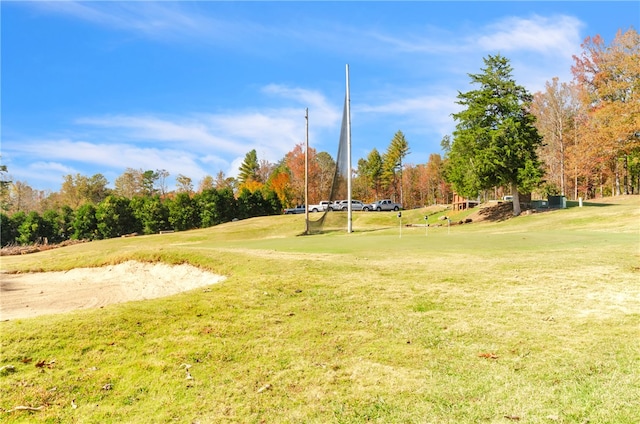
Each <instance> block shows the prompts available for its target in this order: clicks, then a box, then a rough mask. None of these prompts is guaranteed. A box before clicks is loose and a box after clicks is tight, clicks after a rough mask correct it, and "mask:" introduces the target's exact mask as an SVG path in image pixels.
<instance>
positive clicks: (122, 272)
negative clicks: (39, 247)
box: [0, 261, 225, 321]
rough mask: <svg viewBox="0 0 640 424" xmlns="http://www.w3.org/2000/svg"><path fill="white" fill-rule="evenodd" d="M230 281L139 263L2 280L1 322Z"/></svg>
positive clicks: (193, 270) (186, 267)
mask: <svg viewBox="0 0 640 424" xmlns="http://www.w3.org/2000/svg"><path fill="white" fill-rule="evenodd" d="M224 279H225V277H223V276H220V275H216V274H212V273H210V272H206V271H203V270H201V269H199V268H196V267H193V266H190V265H176V266H171V265H166V264H148V263H141V262H135V261H129V262H125V263H122V264H119V265H111V266H107V267H103V268H76V269H72V270H70V271H63V272H46V273H29V274H0V320H2V321H6V320H11V319H19V318H32V317H36V316H40V315H46V314H57V313H62V312H69V311H73V310H76V309H88V308H100V307H103V306H105V305H109V304H113V303H120V302H128V301H132V300H144V299H154V298H159V297H164V296H170V295H173V294H177V293H180V292H183V291H188V290H193V289H196V288H199V287H205V286H209V285H211V284H215V283H218V282H221V281H223V280H224Z"/></svg>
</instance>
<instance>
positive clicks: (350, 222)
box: [345, 64, 353, 233]
mask: <svg viewBox="0 0 640 424" xmlns="http://www.w3.org/2000/svg"><path fill="white" fill-rule="evenodd" d="M346 70H347V94H346V98H345V106H346V108H347V199H348V202H347V233H351V232H352V231H353V219H352V212H353V210H352V207H351V94H350V93H349V64H347V66H346Z"/></svg>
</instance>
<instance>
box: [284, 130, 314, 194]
mask: <svg viewBox="0 0 640 424" xmlns="http://www.w3.org/2000/svg"><path fill="white" fill-rule="evenodd" d="M304 150H305V148H304V144H303V143H300V144H297V145H296V146H295V147H294V148H293V150H292V151H290V152H289V153H287V154H286V156H285V158H284V160H285V164H286V166H287V168H288V169H289V175H290V182H289V185H290V188H291V195H292V196H291V199H290V201H292V202H293V203H286V205H287V206H293V204H297V205H302V204H303V203H304V180H305V177H304V173H305V172H304V169H305V153H304ZM320 174H321V169H320V166H319V164H318V161H317V153H316V150H315V149H314V148H312V147H310V148H309V175H308V180H309V202H310V204H312V203H316V202H319V201H320V200H323V199H321V197H322V193H321V187H320V184H319V181H320V180H321V179H320Z"/></svg>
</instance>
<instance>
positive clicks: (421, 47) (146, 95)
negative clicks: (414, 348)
mask: <svg viewBox="0 0 640 424" xmlns="http://www.w3.org/2000/svg"><path fill="white" fill-rule="evenodd" d="M0 7H1V9H0V11H1V20H2V21H1V24H2V29H1V31H2V33H1V35H2V39H1V48H2V50H1V54H2V56H1V59H2V62H1V71H2V74H1V84H2V85H1V89H2V91H1V101H2V104H1V106H2V110H1V113H2V116H1V130H2V133H1V142H2V145H1V154H2V163H3V164H5V165H7V167H8V169H9V174H10V175H11V177H12V179H13V180H14V181H24V182H27V183H28V184H29V185H31V186H32V187H33V188H36V189H40V190H52V191H58V190H59V189H60V185H61V183H62V179H63V176H65V175H68V174H73V175H75V174H76V173H80V174H82V175H86V176H92V175H94V174H96V173H101V174H103V175H104V176H105V177H106V178H107V179H108V180H109V182H110V183H111V184H110V185H111V186H112V185H113V182H114V181H115V179H116V178H117V177H118V176H119V175H121V174H122V173H123V172H124V170H125V169H126V168H134V169H142V170H148V169H153V170H156V169H166V170H167V171H169V172H170V174H171V178H170V179H169V181H168V182H169V184H170V185H172V184H173V178H175V177H176V176H177V175H178V174H182V175H186V176H188V177H190V178H191V179H192V180H193V182H194V185H196V186H197V183H198V182H199V181H200V180H201V179H202V178H203V177H204V176H205V175H212V176H215V175H216V174H217V173H218V172H219V171H222V172H224V173H225V174H226V175H227V176H235V175H237V172H238V167H239V166H240V163H241V162H242V160H243V159H244V157H245V155H246V153H247V152H249V151H250V150H252V149H256V151H257V153H258V158H259V159H266V160H268V161H270V162H277V161H278V160H280V159H281V158H283V157H284V155H285V154H286V153H287V152H288V151H290V150H292V149H293V148H294V146H295V145H296V144H297V143H302V142H304V139H305V119H304V113H305V108H308V109H309V140H310V145H311V147H313V148H315V149H317V150H318V151H326V152H329V153H330V154H331V155H332V156H334V157H335V155H336V153H337V148H338V146H337V142H338V137H339V133H340V124H341V122H340V121H341V117H342V106H343V101H344V95H345V65H346V64H349V69H350V77H351V78H350V86H351V120H352V155H353V158H354V159H353V165H354V167H355V166H356V165H357V159H358V158H361V157H366V155H367V154H368V153H369V152H370V151H371V150H372V149H373V148H377V149H378V150H379V151H380V152H384V150H386V148H387V146H388V145H389V142H390V140H391V139H392V137H393V135H394V134H395V132H396V131H398V130H402V131H403V133H404V134H405V136H406V138H407V141H408V142H409V146H410V154H409V155H408V156H407V158H406V159H405V162H406V163H413V164H419V163H425V162H426V161H427V160H428V157H429V154H431V153H441V151H440V140H441V139H442V137H443V136H444V135H446V134H450V133H451V132H452V131H453V128H454V126H455V122H454V120H453V118H452V117H451V114H452V113H454V112H456V111H458V110H459V108H458V105H456V96H457V94H458V92H459V91H461V92H465V91H468V90H470V89H472V86H471V85H470V84H469V77H468V74H469V73H479V72H480V69H481V67H483V62H482V58H483V57H486V56H487V55H489V54H498V53H499V54H502V55H504V56H506V57H507V58H509V59H510V60H511V64H512V66H513V68H514V77H515V79H516V81H517V82H518V83H519V84H521V85H524V86H525V87H526V88H527V89H528V90H529V91H530V92H532V93H533V92H536V91H539V90H541V89H542V88H543V87H544V84H545V82H546V81H550V80H551V79H552V78H553V77H556V76H557V77H559V78H560V80H561V81H566V82H568V81H570V80H571V72H570V68H571V65H572V63H573V60H572V55H573V54H577V53H579V52H580V51H581V48H580V44H581V43H582V41H583V40H584V38H585V37H586V36H594V35H596V34H600V35H601V36H603V37H604V39H605V41H606V42H607V43H609V42H611V40H612V39H613V38H614V37H615V34H616V32H617V30H619V29H622V30H627V29H629V28H630V27H634V28H635V29H636V30H638V29H639V28H638V27H640V25H639V24H640V2H637V1H627V2H577V1H573V2H551V1H541V2H507V1H502V2H479V1H478V2H460V1H450V2H438V1H410V2H365V1H355V2H322V1H320V2H243V1H237V2H217V1H192V2H167V1H162V2H138V1H129V2H91V1H86V2H74V1H54V2H42V1H38V2H11V1H2V3H1V6H0Z"/></svg>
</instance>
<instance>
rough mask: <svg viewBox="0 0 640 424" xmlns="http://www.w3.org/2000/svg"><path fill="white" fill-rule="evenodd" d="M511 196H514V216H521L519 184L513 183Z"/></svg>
mask: <svg viewBox="0 0 640 424" xmlns="http://www.w3.org/2000/svg"><path fill="white" fill-rule="evenodd" d="M511 195H512V196H513V200H512V202H513V216H519V215H520V212H521V210H520V193H518V184H516V183H511Z"/></svg>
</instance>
